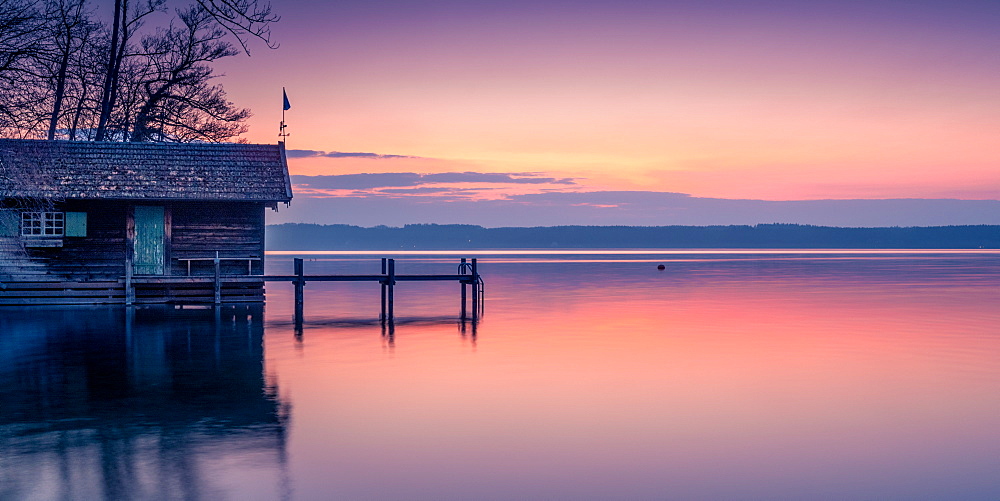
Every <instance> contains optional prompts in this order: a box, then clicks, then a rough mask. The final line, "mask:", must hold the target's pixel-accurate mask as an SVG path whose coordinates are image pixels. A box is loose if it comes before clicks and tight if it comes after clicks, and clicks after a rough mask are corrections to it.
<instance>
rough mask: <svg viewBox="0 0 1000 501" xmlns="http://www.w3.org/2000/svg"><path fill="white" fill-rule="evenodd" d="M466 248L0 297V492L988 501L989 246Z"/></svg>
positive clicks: (996, 460)
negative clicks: (238, 302)
mask: <svg viewBox="0 0 1000 501" xmlns="http://www.w3.org/2000/svg"><path fill="white" fill-rule="evenodd" d="M383 255H385V254H384V253H374V254H369V255H357V254H346V253H329V254H308V255H300V256H301V257H305V258H307V261H306V263H305V266H306V273H307V274H322V273H350V274H373V273H378V272H379V261H378V257H381V256H383ZM465 255H466V256H468V257H479V258H480V271H481V273H482V275H483V277H484V279H485V281H486V296H485V297H486V299H485V312H484V315H483V317H482V318H481V320H480V322H479V323H478V325H475V326H473V325H471V323H469V322H466V324H465V325H464V328H463V325H462V324H461V323H460V322H459V321H458V313H459V286H458V285H457V284H454V283H400V284H399V285H398V286H397V287H396V294H395V296H396V307H395V312H396V319H395V320H396V321H395V323H394V325H393V326H392V328H391V329H389V328H383V326H382V325H380V323H379V322H378V313H379V287H378V285H377V284H374V283H354V284H350V283H348V284H344V283H337V284H333V283H320V282H314V283H310V284H308V285H307V286H306V297H305V299H306V306H305V325H304V328H303V330H302V331H301V333H297V332H296V329H295V324H294V322H293V321H292V311H293V304H292V296H291V293H292V289H291V285H289V284H277V283H275V284H270V285H269V286H268V302H267V305H266V307H261V306H223V307H221V308H216V309H213V308H194V307H184V308H178V307H173V306H169V307H155V308H154V307H137V308H134V309H131V310H126V309H125V308H121V307H84V308H81V307H65V308H49V307H46V308H44V309H43V308H2V309H0V404H2V410H0V499H18V500H20V499H88V500H89V499H212V500H216V499H239V500H244V499H304V500H312V499H349V500H356V499H406V500H409V499H427V500H443V499H907V500H911V499H983V500H996V499H1000V474H998V472H1000V469H998V467H1000V253H995V252H992V253H991V252H978V253H977V252H947V253H933V252H906V253H891V252H859V253H844V252H836V253H824V252H750V253H747V252H732V251H729V252H662V253H656V252H650V251H641V252H634V253H626V252H593V253H558V252H547V253H529V252H525V253H490V252H483V253H478V255H474V254H470V253H465ZM291 256H292V255H291V254H284V253H283V254H275V255H272V256H271V258H270V262H269V264H268V267H269V273H275V274H279V273H280V274H287V273H290V272H291V267H292V265H291ZM387 257H396V258H398V259H399V261H397V272H398V273H453V272H454V271H455V269H456V265H457V261H458V257H459V255H458V254H455V255H447V256H442V255H433V254H426V253H415V254H410V255H403V254H397V255H388V256H387ZM658 264H664V265H665V266H666V269H665V270H664V271H657V269H656V266H657V265H658Z"/></svg>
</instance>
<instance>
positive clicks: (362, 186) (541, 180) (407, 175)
mask: <svg viewBox="0 0 1000 501" xmlns="http://www.w3.org/2000/svg"><path fill="white" fill-rule="evenodd" d="M292 183H293V184H296V185H300V186H303V187H308V188H309V189H314V190H366V189H367V190H374V189H379V188H406V187H413V186H423V185H427V184H453V183H488V184H558V185H575V184H576V181H575V180H573V179H571V178H554V177H541V176H540V175H539V174H537V173H524V172H521V173H494V172H442V173H437V174H417V173H415V172H386V173H377V174H373V173H365V174H340V175H326V176H301V175H295V176H292Z"/></svg>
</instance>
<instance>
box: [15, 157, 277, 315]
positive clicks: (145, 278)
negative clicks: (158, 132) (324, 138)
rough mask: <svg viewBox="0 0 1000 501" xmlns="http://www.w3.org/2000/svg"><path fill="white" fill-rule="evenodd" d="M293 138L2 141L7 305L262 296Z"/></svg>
mask: <svg viewBox="0 0 1000 501" xmlns="http://www.w3.org/2000/svg"><path fill="white" fill-rule="evenodd" d="M291 198H292V190H291V184H290V182H289V177H288V166H287V163H286V161H285V152H284V146H283V145H282V144H280V143H279V144H278V145H258V144H192V143H184V144H165V143H112V142H92V141H36V140H19V139H0V304H32V303H47V304H52V303H133V302H136V303H142V302H172V301H204V300H207V301H215V302H219V301H224V302H232V301H262V300H263V298H264V281H263V273H264V212H265V210H266V209H272V210H277V209H278V204H279V203H282V202H284V203H285V204H286V205H287V204H288V203H289V202H290V201H291Z"/></svg>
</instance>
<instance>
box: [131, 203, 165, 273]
mask: <svg viewBox="0 0 1000 501" xmlns="http://www.w3.org/2000/svg"><path fill="white" fill-rule="evenodd" d="M164 227H165V225H164V218H163V207H162V206H158V205H136V206H135V247H134V252H133V254H132V266H133V272H134V273H135V274H136V275H162V274H163V261H164Z"/></svg>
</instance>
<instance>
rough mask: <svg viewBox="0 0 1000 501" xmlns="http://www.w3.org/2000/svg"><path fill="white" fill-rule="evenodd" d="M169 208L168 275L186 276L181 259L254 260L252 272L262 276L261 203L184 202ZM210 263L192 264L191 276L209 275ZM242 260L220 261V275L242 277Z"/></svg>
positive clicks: (245, 264) (212, 270) (243, 269)
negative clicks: (240, 259) (220, 258)
mask: <svg viewBox="0 0 1000 501" xmlns="http://www.w3.org/2000/svg"><path fill="white" fill-rule="evenodd" d="M170 209H171V219H172V220H171V226H172V228H171V239H170V240H171V245H170V251H169V253H170V258H171V270H170V274H171V275H185V274H187V265H186V264H185V263H184V262H182V261H178V259H181V258H208V257H214V256H215V252H216V251H218V252H219V255H220V256H221V257H224V258H251V257H252V258H258V259H261V261H256V262H254V263H253V273H254V274H258V275H261V274H263V273H264V271H263V270H264V268H263V259H264V204H262V203H255V202H185V203H175V204H173V205H171V206H170ZM213 273H214V267H213V264H212V263H211V262H196V263H194V264H192V266H191V274H192V275H211V274H213ZM246 273H247V263H246V261H228V260H224V261H222V274H223V275H246Z"/></svg>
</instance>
